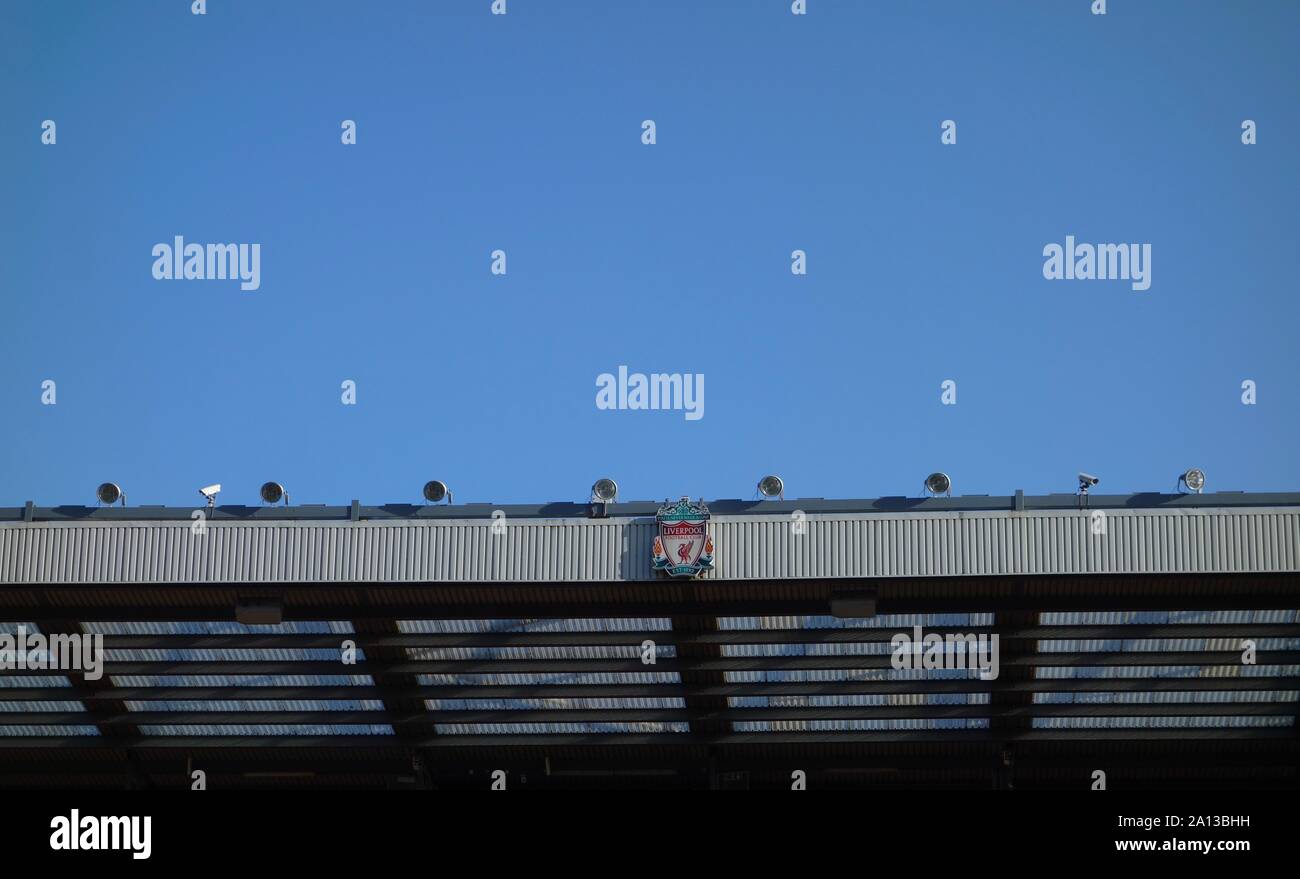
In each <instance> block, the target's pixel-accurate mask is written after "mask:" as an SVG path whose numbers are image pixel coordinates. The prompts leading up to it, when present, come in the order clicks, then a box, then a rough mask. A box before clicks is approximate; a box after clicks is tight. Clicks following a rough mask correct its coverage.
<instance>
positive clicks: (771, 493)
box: [758, 475, 785, 499]
mask: <svg viewBox="0 0 1300 879" xmlns="http://www.w3.org/2000/svg"><path fill="white" fill-rule="evenodd" d="M758 493H759V494H761V495H762V496H763V497H779V498H782V499H784V498H785V483H784V482H782V481H781V477H780V476H775V475H768V476H764V477H763V478H762V479H760V480H758Z"/></svg>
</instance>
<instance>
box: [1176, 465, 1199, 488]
mask: <svg viewBox="0 0 1300 879" xmlns="http://www.w3.org/2000/svg"><path fill="white" fill-rule="evenodd" d="M1178 482H1179V484H1180V485H1185V486H1187V487H1188V489H1190V490H1191V491H1194V492H1196V493H1197V494H1200V493H1201V490H1202V489H1204V488H1205V471H1204V470H1198V469H1197V468H1195V467H1193V468H1192V469H1191V470H1188V471H1187V472H1186V473H1184V474H1183V475H1181V476H1179V477H1178Z"/></svg>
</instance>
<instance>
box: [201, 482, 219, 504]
mask: <svg viewBox="0 0 1300 879" xmlns="http://www.w3.org/2000/svg"><path fill="white" fill-rule="evenodd" d="M219 491H221V483H220V482H218V483H217V484H216V485H205V486H203V487H202V488H200V489H199V494H201V495H203V496H204V497H205V498H207V499H208V500H212V499H214V498H215V497H216V496H217V492H219Z"/></svg>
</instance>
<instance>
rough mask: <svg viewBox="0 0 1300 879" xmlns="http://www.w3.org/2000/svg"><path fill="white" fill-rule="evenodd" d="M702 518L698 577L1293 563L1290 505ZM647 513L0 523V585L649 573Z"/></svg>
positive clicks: (1296, 523) (1148, 569) (1193, 568)
mask: <svg viewBox="0 0 1300 879" xmlns="http://www.w3.org/2000/svg"><path fill="white" fill-rule="evenodd" d="M1103 515H1104V520H1100V521H1103V522H1104V533H1095V532H1096V531H1097V530H1098V528H1097V526H1096V525H1095V524H1094V520H1093V519H1092V517H1091V514H1090V513H1089V512H1088V511H1087V510H1054V511H1042V512H1033V513H1023V512H1022V513H1013V512H983V513H964V512H962V513H901V514H893V515H886V514H825V515H817V514H808V515H807V517H806V519H805V520H804V521H805V522H806V526H807V527H806V532H805V533H802V534H800V533H796V530H795V529H794V528H792V527H791V523H792V521H793V520H792V519H791V518H790V517H789V516H785V515H779V516H758V515H747V516H729V517H722V516H717V517H714V520H713V522H712V525H711V528H712V534H713V538H714V542H715V544H716V546H717V568H716V570H714V571H712V572H709V573H707V574H705V579H786V578H801V577H956V576H996V575H1004V574H1020V575H1034V574H1082V573H1103V574H1104V573H1114V574H1121V573H1150V574H1157V573H1212V572H1213V573H1247V572H1284V571H1295V570H1297V569H1300V510H1297V509H1295V508H1286V507H1265V508H1246V509H1194V510H1188V509H1178V510H1112V511H1109V512H1104V513H1103ZM654 533H655V525H654V522H653V520H650V519H599V520H588V519H550V520H525V521H520V522H516V523H509V524H508V525H507V527H506V529H505V533H504V534H501V535H497V534H493V533H492V529H491V522H490V521H487V520H482V519H477V520H439V521H400V520H398V521H361V522H336V521H328V522H312V521H256V522H247V523H243V522H241V523H225V522H220V523H215V522H214V523H209V524H208V525H207V533H206V534H205V535H195V534H192V533H191V530H190V527H189V525H187V524H183V523H180V522H167V521H138V522H104V521H92V522H77V523H67V522H35V523H23V524H3V525H0V582H6V583H79V582H96V583H160V582H175V583H190V582H217V583H224V582H230V583H240V582H347V581H364V582H421V581H462V582H481V581H539V582H548V581H611V580H650V579H652V578H653V574H652V572H651V570H650V558H649V547H650V543H651V540H652V539H653V536H654Z"/></svg>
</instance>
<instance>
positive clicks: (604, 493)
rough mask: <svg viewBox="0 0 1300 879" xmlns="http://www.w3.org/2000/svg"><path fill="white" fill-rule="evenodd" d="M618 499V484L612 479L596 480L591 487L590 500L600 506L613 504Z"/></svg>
mask: <svg viewBox="0 0 1300 879" xmlns="http://www.w3.org/2000/svg"><path fill="white" fill-rule="evenodd" d="M617 497H618V483H617V482H615V481H614V480H612V479H597V480H596V481H595V482H594V483H593V484H592V486H591V499H592V500H593V501H599V502H600V503H602V504H608V503H613V501H614V499H615V498H617Z"/></svg>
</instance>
